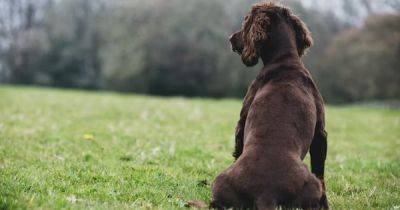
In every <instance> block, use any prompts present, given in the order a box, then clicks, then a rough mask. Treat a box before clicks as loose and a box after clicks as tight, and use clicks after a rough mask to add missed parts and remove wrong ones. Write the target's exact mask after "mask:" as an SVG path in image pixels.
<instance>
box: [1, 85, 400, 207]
mask: <svg viewBox="0 0 400 210" xmlns="http://www.w3.org/2000/svg"><path fill="white" fill-rule="evenodd" d="M240 107H241V101H240V100H211V99H184V98H160V97H146V96H137V95H123V94H115V93H97V92H84V91H70V90H56V89H40V88H26V87H11V86H2V87H0V209H21V208H22V209H37V208H41V209H88V208H89V209H110V208H111V209H128V208H131V209H137V208H141V209H153V208H155V209H177V208H185V204H186V201H187V200H190V199H200V200H204V201H206V202H209V200H210V186H209V183H210V182H212V180H213V178H214V177H215V176H216V175H217V174H218V172H220V171H221V170H223V169H224V168H226V167H227V166H228V165H229V164H230V163H231V162H232V157H231V153H232V150H233V134H234V127H235V124H236V120H237V119H238V115H239V110H240ZM327 127H328V133H329V152H328V159H327V166H326V169H327V171H326V182H327V189H328V198H329V200H330V204H331V207H332V209H400V110H390V109H384V108H367V107H357V106H347V107H334V106H329V107H328V108H327ZM307 162H308V159H307Z"/></svg>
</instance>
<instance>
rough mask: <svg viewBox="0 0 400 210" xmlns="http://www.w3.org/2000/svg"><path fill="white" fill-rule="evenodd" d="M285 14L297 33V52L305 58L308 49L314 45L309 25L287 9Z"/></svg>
mask: <svg viewBox="0 0 400 210" xmlns="http://www.w3.org/2000/svg"><path fill="white" fill-rule="evenodd" d="M284 14H285V16H286V17H287V19H288V21H289V23H291V24H292V27H293V30H294V32H295V33H296V43H297V51H298V53H299V56H303V55H304V54H305V53H306V52H307V49H308V48H309V47H311V46H312V45H313V39H312V37H311V32H310V30H308V28H307V25H306V24H305V23H304V22H303V21H301V20H300V18H299V17H297V16H296V15H294V14H293V13H292V12H291V11H290V10H289V9H285V10H284Z"/></svg>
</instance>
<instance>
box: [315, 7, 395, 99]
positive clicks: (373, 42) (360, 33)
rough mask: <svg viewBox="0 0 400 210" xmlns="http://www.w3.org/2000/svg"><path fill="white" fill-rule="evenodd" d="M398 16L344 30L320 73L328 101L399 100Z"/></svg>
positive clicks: (389, 16)
mask: <svg viewBox="0 0 400 210" xmlns="http://www.w3.org/2000/svg"><path fill="white" fill-rule="evenodd" d="M399 58H400V15H376V16H372V17H370V18H369V19H367V21H366V23H365V24H364V25H363V26H362V27H361V28H359V29H350V30H347V31H344V32H343V33H342V34H341V35H340V36H338V37H337V38H336V39H335V42H334V43H333V44H332V45H331V46H330V48H329V50H328V54H327V57H326V58H325V61H324V62H323V63H322V64H323V66H322V67H321V71H320V72H319V79H320V84H321V88H322V90H323V92H324V93H325V96H326V97H328V98H329V99H330V100H331V101H338V102H341V101H342V102H343V101H347V102H348V101H350V102H352V101H360V100H371V99H394V98H397V99H398V98H400V60H399Z"/></svg>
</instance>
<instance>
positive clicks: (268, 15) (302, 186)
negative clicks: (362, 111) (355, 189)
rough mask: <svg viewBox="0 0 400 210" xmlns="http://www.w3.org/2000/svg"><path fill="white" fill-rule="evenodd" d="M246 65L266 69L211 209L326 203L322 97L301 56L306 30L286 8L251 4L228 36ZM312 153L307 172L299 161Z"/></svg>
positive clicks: (245, 110) (307, 42)
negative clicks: (262, 65)
mask: <svg viewBox="0 0 400 210" xmlns="http://www.w3.org/2000/svg"><path fill="white" fill-rule="evenodd" d="M230 41H231V44H232V50H233V51H235V52H237V53H238V54H240V55H241V58H242V61H243V63H244V64H245V65H247V66H253V65H255V64H257V63H258V60H259V59H260V58H261V59H262V61H263V63H264V68H263V69H262V70H261V72H260V73H259V75H258V76H257V78H256V79H255V80H254V81H253V83H252V84H251V85H250V87H249V89H248V92H247V94H246V97H245V99H244V102H243V107H242V110H241V113H240V120H239V122H238V124H237V127H236V139H235V141H236V146H235V152H234V154H233V155H234V157H235V159H236V162H235V163H234V164H232V165H231V166H230V167H229V168H228V169H226V170H225V171H224V172H222V173H221V174H220V175H219V176H218V177H217V178H216V180H215V181H214V183H213V186H212V189H213V190H212V191H213V201H212V205H211V207H215V208H229V207H236V208H252V207H256V208H257V209H274V208H275V207H277V206H283V207H287V208H303V209H306V208H314V209H318V208H324V209H327V208H328V203H327V199H326V195H325V184H324V165H325V158H326V150H327V135H326V132H325V119H324V106H323V100H322V97H321V95H320V93H319V91H318V89H317V87H316V85H315V83H314V82H313V80H312V78H311V75H310V73H309V72H308V70H307V69H305V67H304V66H303V64H302V62H301V60H300V57H301V56H303V55H304V54H305V52H306V50H307V49H308V48H309V47H310V46H311V45H312V38H311V33H310V31H309V30H308V29H307V27H306V25H305V24H304V23H303V22H302V21H301V20H300V19H299V18H298V17H297V16H296V15H294V14H293V13H292V12H291V11H290V9H288V8H285V7H282V6H278V5H276V4H273V3H260V4H256V5H254V6H253V7H252V9H251V11H250V13H249V14H248V15H247V16H246V18H245V21H244V23H243V26H242V29H241V30H240V31H238V32H236V33H234V34H233V35H232V36H231V37H230ZM308 151H309V152H310V154H311V165H312V173H310V171H309V170H308V169H307V167H305V165H304V164H303V163H302V160H303V158H304V157H305V155H306V153H307V152H308Z"/></svg>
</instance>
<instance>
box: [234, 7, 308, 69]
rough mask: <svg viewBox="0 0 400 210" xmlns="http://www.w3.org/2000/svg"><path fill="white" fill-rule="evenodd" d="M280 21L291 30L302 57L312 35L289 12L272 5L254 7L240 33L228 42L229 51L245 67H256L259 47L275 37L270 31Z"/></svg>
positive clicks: (301, 22) (235, 34)
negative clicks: (231, 51)
mask: <svg viewBox="0 0 400 210" xmlns="http://www.w3.org/2000/svg"><path fill="white" fill-rule="evenodd" d="M281 21H285V22H286V23H287V24H289V25H290V26H291V27H292V30H293V31H294V34H295V39H296V45H297V51H298V54H299V56H302V55H304V53H305V51H306V49H308V48H309V47H310V46H311V45H312V38H311V33H310V31H309V30H308V28H307V26H306V25H305V24H304V23H303V21H301V20H300V19H299V18H298V17H297V16H296V15H294V14H293V13H292V12H291V11H290V9H288V8H286V7H282V6H278V5H276V4H273V3H260V4H255V5H253V7H252V9H251V11H250V12H249V14H247V15H246V17H245V19H244V22H243V25H242V29H241V30H240V31H238V32H236V33H234V34H232V35H231V37H230V38H229V40H230V42H231V45H232V50H233V51H234V52H237V53H238V54H239V55H241V56H242V61H243V63H244V64H245V65H246V66H254V65H256V64H257V63H258V59H259V57H260V56H261V55H260V53H261V49H262V46H265V45H266V44H267V43H268V40H269V39H270V38H271V36H274V34H273V33H272V32H271V31H272V28H273V27H274V25H276V24H277V23H280V22H281Z"/></svg>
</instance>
